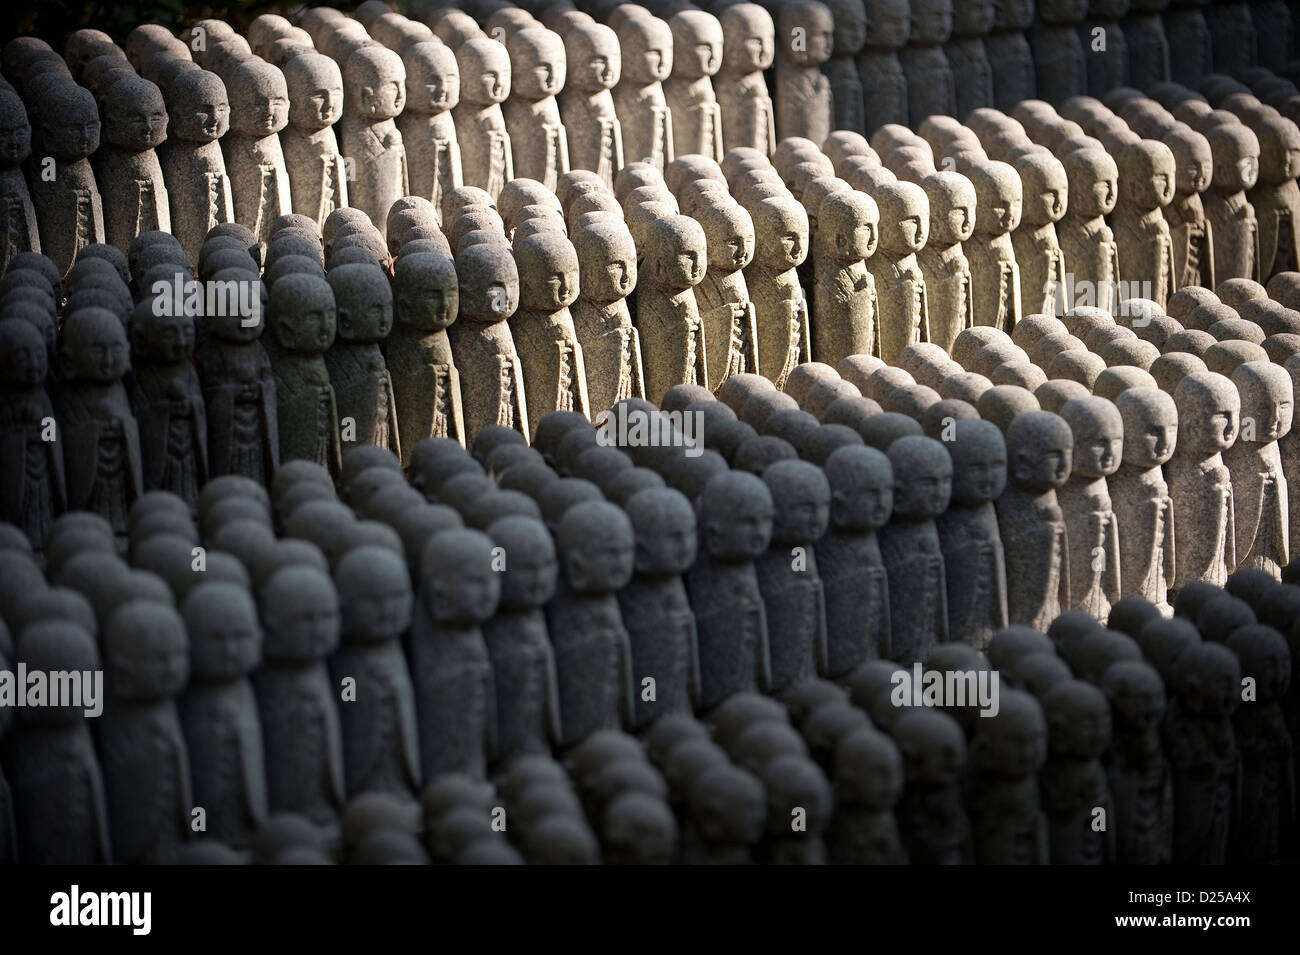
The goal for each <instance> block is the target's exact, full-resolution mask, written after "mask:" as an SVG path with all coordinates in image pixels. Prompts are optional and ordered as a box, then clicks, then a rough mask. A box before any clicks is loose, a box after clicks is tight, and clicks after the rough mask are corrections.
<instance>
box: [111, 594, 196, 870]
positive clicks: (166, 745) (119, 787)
mask: <svg viewBox="0 0 1300 955" xmlns="http://www.w3.org/2000/svg"><path fill="white" fill-rule="evenodd" d="M102 639H103V647H104V669H105V671H106V672H105V681H104V682H105V686H106V689H107V699H106V700H105V702H104V715H103V718H102V721H101V722H100V723H99V726H98V730H99V733H98V743H99V747H98V748H99V758H100V764H101V765H102V766H103V769H104V787H105V791H106V795H107V797H108V798H107V809H108V820H109V826H110V830H111V841H112V846H113V857H114V859H115V861H117V862H119V863H123V864H126V865H139V864H148V863H158V862H162V861H164V860H165V859H166V857H167V855H168V853H169V852H171V851H172V850H173V849H174V848H175V847H176V846H177V845H178V844H179V843H181V842H183V841H184V840H185V839H186V837H187V836H188V835H189V825H190V810H191V808H192V807H193V806H194V805H195V804H194V801H193V796H192V792H191V789H190V764H189V756H188V753H187V750H186V745H185V739H184V736H183V735H182V732H181V724H180V718H179V715H178V713H177V708H176V702H175V699H176V697H177V696H178V695H179V694H180V692H181V690H182V689H183V688H184V686H185V682H186V680H187V678H188V676H189V659H188V640H187V638H186V631H185V623H184V621H183V620H182V619H181V616H180V614H178V613H177V612H176V611H175V610H173V609H172V608H171V607H168V606H165V605H163V604H160V603H157V602H155V601H152V600H144V599H136V600H131V601H128V602H127V603H125V604H123V605H122V606H121V607H120V608H119V609H118V610H117V611H116V612H115V613H114V614H113V616H112V617H111V618H110V619H109V621H108V622H107V625H106V627H105V629H104V634H103V638H102Z"/></svg>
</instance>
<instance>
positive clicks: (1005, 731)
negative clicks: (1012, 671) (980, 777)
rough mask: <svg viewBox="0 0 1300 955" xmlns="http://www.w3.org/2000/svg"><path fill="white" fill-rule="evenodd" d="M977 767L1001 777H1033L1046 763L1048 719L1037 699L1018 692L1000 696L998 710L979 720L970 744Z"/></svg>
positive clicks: (1005, 691)
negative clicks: (976, 730)
mask: <svg viewBox="0 0 1300 955" xmlns="http://www.w3.org/2000/svg"><path fill="white" fill-rule="evenodd" d="M971 755H972V757H973V759H974V762H975V764H976V765H977V766H978V767H979V768H980V769H981V770H983V771H984V772H989V773H994V774H997V775H1002V776H1013V777H1015V776H1020V777H1023V776H1032V775H1033V774H1034V773H1036V772H1038V770H1040V769H1042V767H1043V763H1045V762H1046V761H1047V718H1046V717H1045V716H1044V715H1043V708H1042V706H1041V705H1039V702H1038V700H1036V699H1034V697H1033V696H1031V695H1030V694H1029V693H1027V692H1025V691H1024V690H1018V689H1005V690H1002V692H1001V693H999V694H998V711H997V713H995V714H994V715H993V716H991V717H989V718H987V719H981V720H980V721H979V730H978V732H976V734H975V739H974V741H973V742H972V743H971Z"/></svg>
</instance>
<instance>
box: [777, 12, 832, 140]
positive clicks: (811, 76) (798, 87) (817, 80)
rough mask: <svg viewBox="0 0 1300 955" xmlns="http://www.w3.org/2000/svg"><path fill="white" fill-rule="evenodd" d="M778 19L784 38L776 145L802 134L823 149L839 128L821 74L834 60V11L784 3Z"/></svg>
mask: <svg viewBox="0 0 1300 955" xmlns="http://www.w3.org/2000/svg"><path fill="white" fill-rule="evenodd" d="M776 19H777V24H776V26H777V32H778V33H779V34H780V36H781V38H782V42H781V43H779V44H777V46H776V49H777V56H776V70H775V73H774V82H775V88H776V135H777V141H778V142H779V141H780V140H783V139H789V138H790V137H792V136H802V137H803V138H804V139H810V140H812V141H813V142H814V143H817V144H818V145H820V144H821V143H822V142H823V141H824V140H825V139H826V137H827V136H829V135H830V134H831V130H832V129H834V128H835V127H834V119H835V117H834V112H835V110H834V106H833V98H834V93H833V91H832V89H831V84H830V80H829V79H827V77H826V75H825V74H824V73H823V72H822V64H823V63H825V62H826V61H827V60H829V59H830V57H831V44H832V32H833V30H834V20H833V19H832V17H831V11H830V8H829V7H827V6H826V5H825V4H824V3H821V2H819V0H791V2H788V3H783V4H781V5H780V7H779V8H778V11H777V17H776ZM796 37H798V38H800V42H798V43H796V42H794V38H796ZM787 38H789V42H786V40H787Z"/></svg>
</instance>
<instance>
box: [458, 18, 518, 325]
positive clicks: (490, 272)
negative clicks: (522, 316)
mask: <svg viewBox="0 0 1300 955" xmlns="http://www.w3.org/2000/svg"><path fill="white" fill-rule="evenodd" d="M488 42H494V41H491V40H490V41H488ZM456 275H457V278H458V282H459V286H458V289H459V315H460V317H461V318H464V319H466V320H468V321H471V322H480V323H484V324H489V325H492V324H496V323H497V322H504V321H505V320H506V319H508V318H509V317H510V316H511V315H513V314H514V313H515V309H516V308H518V307H519V271H518V269H517V268H516V266H515V258H514V256H513V255H511V254H510V250H509V249H507V248H502V247H500V246H494V245H474V246H470V247H469V248H467V249H465V250H463V251H462V252H461V254H460V255H459V256H457V259H456Z"/></svg>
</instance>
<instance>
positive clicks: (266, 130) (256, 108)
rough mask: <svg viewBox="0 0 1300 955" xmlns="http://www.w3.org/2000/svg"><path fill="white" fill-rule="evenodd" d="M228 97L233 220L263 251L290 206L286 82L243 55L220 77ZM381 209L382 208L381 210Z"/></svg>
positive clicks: (225, 140) (224, 143)
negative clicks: (284, 144) (284, 139)
mask: <svg viewBox="0 0 1300 955" xmlns="http://www.w3.org/2000/svg"><path fill="white" fill-rule="evenodd" d="M222 79H223V80H225V83H226V92H227V94H228V95H229V97H230V132H229V133H227V134H226V135H225V136H224V137H222V140H221V149H222V152H223V153H224V155H225V158H226V172H227V174H228V175H229V176H230V190H231V194H232V195H233V197H234V204H235V221H236V222H238V223H239V224H240V225H242V226H244V227H245V228H248V229H250V230H252V232H253V235H254V236H255V237H256V239H257V241H258V243H259V244H260V246H261V248H262V250H263V252H265V249H266V244H267V243H268V242H270V241H271V224H272V223H273V222H275V220H276V219H278V218H279V217H280V216H282V215H287V214H288V213H290V212H292V211H293V196H292V193H291V191H290V186H289V170H288V166H287V164H286V162H285V156H284V151H283V149H282V148H281V146H280V130H282V129H284V128H285V126H286V125H288V122H289V87H288V85H287V84H286V83H285V79H284V74H283V73H282V72H280V70H279V69H278V68H276V67H274V66H272V65H271V64H269V63H266V62H263V61H261V60H257V59H253V58H251V57H250V58H247V59H243V60H240V61H239V62H237V63H235V64H234V65H232V66H231V67H230V68H229V69H228V70H227V71H226V73H225V75H224V76H222ZM385 211H387V210H385Z"/></svg>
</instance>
